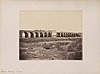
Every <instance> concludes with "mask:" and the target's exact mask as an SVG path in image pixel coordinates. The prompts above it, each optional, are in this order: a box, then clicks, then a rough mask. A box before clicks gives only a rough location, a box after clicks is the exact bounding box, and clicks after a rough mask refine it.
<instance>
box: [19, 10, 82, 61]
mask: <svg viewBox="0 0 100 74" xmlns="http://www.w3.org/2000/svg"><path fill="white" fill-rule="evenodd" d="M82 35H83V33H82V11H81V10H20V12H19V60H82V58H83V57H82V54H83V52H82V51H83V50H82V47H83V45H82V39H83V36H82Z"/></svg>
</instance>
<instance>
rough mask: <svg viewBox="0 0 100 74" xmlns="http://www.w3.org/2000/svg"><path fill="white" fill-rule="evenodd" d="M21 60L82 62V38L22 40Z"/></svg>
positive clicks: (20, 46)
mask: <svg viewBox="0 0 100 74" xmlns="http://www.w3.org/2000/svg"><path fill="white" fill-rule="evenodd" d="M19 59H20V60H82V38H81V37H76V38H75V37H74V38H73V37H72V38H71V37H70V38H67V37H65V38H29V39H23V38H20V39H19Z"/></svg>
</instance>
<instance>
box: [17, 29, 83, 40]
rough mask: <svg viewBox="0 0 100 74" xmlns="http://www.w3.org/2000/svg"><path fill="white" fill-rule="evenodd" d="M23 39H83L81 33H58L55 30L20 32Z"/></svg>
mask: <svg viewBox="0 0 100 74" xmlns="http://www.w3.org/2000/svg"><path fill="white" fill-rule="evenodd" d="M19 36H20V37H21V38H37V37H81V36H82V34H81V33H73V32H56V31H55V30H48V31H45V30H33V31H32V30H20V31H19Z"/></svg>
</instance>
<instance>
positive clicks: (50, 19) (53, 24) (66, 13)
mask: <svg viewBox="0 0 100 74" xmlns="http://www.w3.org/2000/svg"><path fill="white" fill-rule="evenodd" d="M19 28H20V29H24V30H56V31H63V32H82V11H81V10H20V13H19Z"/></svg>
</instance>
